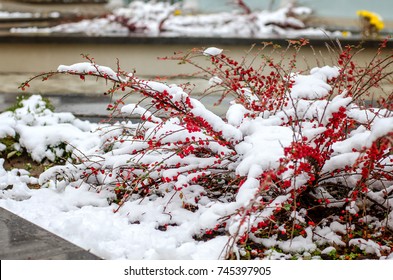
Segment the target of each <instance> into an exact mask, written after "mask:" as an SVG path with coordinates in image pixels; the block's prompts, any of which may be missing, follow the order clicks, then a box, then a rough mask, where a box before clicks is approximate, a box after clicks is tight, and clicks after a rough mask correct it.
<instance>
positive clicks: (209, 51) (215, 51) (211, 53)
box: [203, 47, 222, 56]
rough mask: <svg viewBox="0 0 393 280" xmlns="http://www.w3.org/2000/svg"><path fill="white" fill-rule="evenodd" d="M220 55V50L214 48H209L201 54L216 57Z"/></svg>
mask: <svg viewBox="0 0 393 280" xmlns="http://www.w3.org/2000/svg"><path fill="white" fill-rule="evenodd" d="M221 53H222V49H219V48H216V47H210V48H207V49H206V50H204V51H203V54H204V55H206V56H217V55H219V54H221Z"/></svg>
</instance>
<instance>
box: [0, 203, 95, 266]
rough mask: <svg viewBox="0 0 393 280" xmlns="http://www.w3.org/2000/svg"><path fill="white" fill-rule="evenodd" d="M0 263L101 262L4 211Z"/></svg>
mask: <svg viewBox="0 0 393 280" xmlns="http://www.w3.org/2000/svg"><path fill="white" fill-rule="evenodd" d="M0 248H1V250H0V259H2V260H99V259H100V258H99V257H97V256H95V255H93V254H92V253H90V252H88V251H86V250H84V249H82V248H80V247H78V246H76V245H74V244H72V243H70V242H68V241H66V240H65V239H62V238H60V237H59V236H57V235H54V234H53V233H51V232H49V231H47V230H45V229H43V228H41V227H39V226H37V225H35V224H33V223H31V222H29V221H27V220H25V219H23V218H21V217H19V216H17V215H15V214H13V213H11V212H9V211H7V210H5V209H4V208H0Z"/></svg>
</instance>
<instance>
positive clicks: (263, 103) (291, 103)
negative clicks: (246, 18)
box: [21, 40, 393, 259]
mask: <svg viewBox="0 0 393 280" xmlns="http://www.w3.org/2000/svg"><path fill="white" fill-rule="evenodd" d="M307 44H308V43H307V41H305V40H300V41H289V46H288V48H287V49H286V50H284V51H283V53H282V59H280V60H279V61H274V59H273V58H272V57H270V56H269V55H268V54H267V53H268V52H267V49H269V48H270V47H273V51H274V52H278V50H277V48H276V47H275V46H270V44H268V43H265V44H263V47H262V48H261V50H260V51H258V52H257V53H256V54H255V55H252V54H251V53H250V54H249V55H248V56H246V57H245V58H244V59H242V60H241V61H236V60H234V59H232V58H230V57H228V56H227V55H225V52H223V51H222V50H220V49H217V48H214V47H211V48H207V49H205V50H193V51H191V52H190V53H187V54H186V55H180V56H176V57H173V58H171V59H176V60H179V61H181V62H182V63H190V64H192V65H195V66H196V67H197V68H198V69H199V70H200V72H199V73H198V75H199V76H201V75H202V76H203V77H205V78H207V79H208V80H209V83H210V85H211V87H210V88H209V89H208V90H207V93H208V92H210V91H211V92H213V91H214V92H220V93H221V98H220V99H219V100H218V102H220V101H222V100H224V98H226V97H231V98H232V101H231V104H230V107H229V109H228V111H227V113H226V117H225V118H220V117H219V116H217V115H216V114H214V113H213V112H211V111H209V110H208V109H206V107H205V106H204V105H203V104H202V103H201V102H200V101H199V100H197V99H195V98H192V97H191V96H190V95H189V94H188V93H187V92H186V91H187V90H186V87H182V86H177V85H166V84H163V83H159V82H155V81H146V80H143V79H139V78H137V77H136V76H135V74H134V73H128V72H125V71H123V70H121V69H120V67H118V69H117V71H113V70H112V69H110V68H108V67H103V66H99V65H97V64H96V63H95V61H94V60H93V59H92V58H89V57H86V59H87V60H88V61H87V62H83V63H78V64H74V65H71V66H60V67H59V68H58V71H56V72H52V73H46V74H43V75H40V76H39V77H43V78H44V79H47V78H48V77H50V76H52V75H54V74H59V73H61V74H71V75H77V76H79V77H80V78H81V79H82V80H83V79H85V76H94V77H98V78H103V79H106V80H108V81H110V82H112V83H113V86H112V87H111V88H110V89H109V90H108V92H107V94H110V95H113V94H114V93H116V92H124V94H123V95H122V97H121V98H120V99H118V100H116V101H115V102H113V103H111V104H110V105H109V106H108V109H109V110H110V111H111V112H112V113H111V116H112V117H121V118H124V119H123V120H122V121H117V122H109V123H107V124H105V125H101V126H100V129H101V139H102V140H101V146H100V148H99V149H97V150H96V151H94V152H91V153H89V154H80V153H78V154H77V155H75V156H74V163H72V164H71V163H69V164H67V165H65V166H59V167H54V168H51V169H49V170H48V171H46V172H45V173H43V174H42V175H41V177H40V182H41V184H45V182H53V181H55V182H57V183H58V184H60V183H61V184H62V185H69V186H78V185H81V184H89V185H90V186H91V187H93V188H94V189H95V190H97V191H102V190H105V191H109V193H110V194H111V196H110V199H111V201H112V203H116V204H117V205H118V208H117V209H120V207H121V206H122V205H124V204H125V203H126V202H127V201H129V200H136V199H144V198H147V197H148V198H149V199H151V200H154V199H156V198H157V197H165V196H167V197H168V200H167V201H168V204H170V203H171V200H172V199H173V198H174V197H175V196H176V197H178V198H179V199H182V200H183V204H182V207H183V208H184V209H185V210H187V211H193V212H195V211H198V209H199V208H203V209H204V212H203V214H202V215H203V217H204V219H203V220H204V221H205V223H202V222H200V225H203V226H201V229H200V232H198V233H197V234H196V235H195V236H194V237H195V239H196V240H209V239H212V238H216V237H217V236H219V235H225V236H228V243H227V245H226V248H224V250H223V255H222V257H223V258H312V257H314V258H326V259H331V258H333V259H338V258H383V257H384V256H387V255H389V254H390V253H391V251H392V245H393V243H392V241H393V240H392V236H393V235H392V232H393V211H392V203H393V196H392V195H393V152H392V145H393V113H392V98H393V95H392V92H386V90H384V88H383V86H384V83H385V82H386V81H388V82H389V79H391V78H390V77H391V75H392V67H391V65H392V62H393V60H392V54H391V52H390V53H389V52H384V49H385V47H386V41H384V42H383V43H382V44H381V46H380V48H379V49H378V50H377V53H376V55H375V57H374V58H373V59H372V60H371V61H370V62H369V63H368V64H367V65H364V66H362V65H357V64H356V55H359V50H358V49H356V48H354V47H351V46H346V47H344V48H342V47H341V46H340V45H338V46H336V53H337V59H336V63H335V65H332V66H323V67H315V68H312V69H305V70H301V69H297V68H296V59H297V57H296V56H297V54H298V53H299V52H300V50H301V48H302V47H303V48H304V47H307V46H306V45H307ZM288 50H293V52H291V56H290V57H289V55H288V54H289V52H288ZM287 57H289V58H288V59H287ZM260 58H262V60H261V61H258V59H260ZM198 59H203V60H206V59H207V60H210V62H211V66H209V67H203V66H200V65H199V64H198ZM35 78H37V77H35ZM390 82H391V80H390ZM28 83H29V81H27V82H26V83H24V84H22V85H21V87H22V88H23V87H24V86H26V85H27V84H28ZM130 94H140V95H141V97H142V98H141V102H140V103H138V104H126V98H127V97H128V96H129V95H130ZM377 94H378V96H379V97H378V98H376V96H377ZM146 100H149V102H148V104H149V105H148V106H142V101H146ZM370 101H373V102H370ZM131 115H133V116H134V115H139V117H140V120H139V121H138V122H133V121H131V119H130V116H131ZM185 190H189V192H188V193H187V196H185V195H183V194H184V191H185ZM190 190H191V191H190ZM191 193H192V195H191ZM206 201H209V203H206ZM167 206H168V205H165V207H167ZM206 221H208V222H206Z"/></svg>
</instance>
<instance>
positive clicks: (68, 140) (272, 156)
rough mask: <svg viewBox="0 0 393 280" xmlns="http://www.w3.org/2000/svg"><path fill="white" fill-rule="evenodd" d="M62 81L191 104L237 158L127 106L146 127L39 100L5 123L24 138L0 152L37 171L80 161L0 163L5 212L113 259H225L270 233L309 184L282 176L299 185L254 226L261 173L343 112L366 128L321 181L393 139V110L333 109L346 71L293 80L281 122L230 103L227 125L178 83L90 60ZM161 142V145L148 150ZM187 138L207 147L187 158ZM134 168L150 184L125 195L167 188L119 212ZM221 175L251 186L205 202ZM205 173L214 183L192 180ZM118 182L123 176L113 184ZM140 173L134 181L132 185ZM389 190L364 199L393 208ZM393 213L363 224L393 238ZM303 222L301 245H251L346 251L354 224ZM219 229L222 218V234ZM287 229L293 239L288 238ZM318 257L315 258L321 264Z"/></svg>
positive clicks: (345, 99) (0, 124) (298, 216)
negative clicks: (244, 240)
mask: <svg viewBox="0 0 393 280" xmlns="http://www.w3.org/2000/svg"><path fill="white" fill-rule="evenodd" d="M221 52H222V50H221V49H218V48H214V47H211V48H208V49H206V50H204V51H203V52H202V54H203V55H205V56H207V57H213V58H214V57H215V56H219V55H221ZM58 71H59V72H66V73H72V74H74V75H81V78H82V79H83V78H84V76H83V75H86V74H89V75H100V76H104V77H105V78H109V79H112V80H113V81H118V82H119V83H127V82H128V81H132V83H131V85H132V87H134V89H136V88H139V90H141V89H143V90H145V91H146V92H147V93H151V94H158V95H159V96H161V95H160V94H163V95H162V96H161V97H160V98H158V99H157V101H158V102H159V101H160V100H166V99H165V98H169V99H168V100H171V102H173V103H176V102H178V103H179V104H183V105H184V106H185V104H189V105H188V106H189V108H191V109H190V112H191V114H192V115H193V116H194V117H196V118H200V119H203V120H204V121H205V125H206V127H211V129H212V130H214V131H219V132H220V134H219V135H220V137H222V138H223V139H224V140H225V142H227V144H226V145H228V147H229V146H231V145H233V146H234V150H235V151H236V154H237V155H236V157H235V159H234V160H232V161H231V160H230V159H231V155H232V151H231V150H230V149H229V148H228V147H226V146H225V145H224V146H223V145H219V144H218V142H216V140H215V139H214V138H213V137H212V136H211V135H208V134H204V133H202V132H201V131H200V130H198V129H196V128H195V127H193V126H189V125H188V124H187V129H185V128H184V127H183V126H184V125H185V124H183V123H182V122H181V121H179V119H178V118H177V117H172V118H169V119H167V120H166V121H163V119H161V118H160V116H158V115H156V114H155V113H151V112H150V111H148V110H146V109H144V108H142V107H141V106H139V105H137V104H126V105H124V106H122V107H121V109H120V111H121V114H123V116H127V115H130V114H137V115H141V116H142V118H143V119H144V122H143V123H142V124H141V123H132V122H130V121H124V122H121V123H116V124H113V125H110V124H104V123H102V124H93V123H89V122H86V121H81V120H78V119H77V118H75V117H74V116H73V115H72V114H70V113H54V112H52V111H51V110H49V109H48V108H47V105H46V103H45V102H44V101H43V100H42V98H41V97H40V96H37V95H35V96H32V97H30V98H29V99H26V100H22V101H20V102H19V107H18V108H16V109H15V110H14V111H8V112H4V113H2V114H0V139H5V138H8V139H16V140H15V143H13V144H12V145H11V146H8V147H7V146H6V145H5V144H1V145H0V150H1V151H5V150H6V149H10V148H12V150H14V151H21V150H23V149H24V150H26V151H27V153H28V154H30V155H31V157H32V158H33V159H34V160H36V161H38V162H43V161H49V162H56V161H57V160H58V159H60V158H62V157H64V156H66V155H67V154H69V153H71V152H72V155H71V157H69V159H68V162H67V163H66V164H65V165H54V166H53V167H51V168H50V169H48V170H47V171H45V172H44V173H42V174H41V176H40V177H39V178H32V177H31V176H29V172H28V171H26V170H16V169H14V170H11V171H6V170H5V169H4V168H3V163H4V159H0V190H1V192H0V198H1V200H0V206H1V207H4V208H6V209H8V210H10V211H12V212H14V213H16V214H18V215H20V216H22V217H24V218H26V219H27V220H30V221H32V222H33V223H36V224H38V225H40V226H42V227H44V228H46V229H48V230H49V231H52V232H54V233H56V234H58V235H59V236H61V237H63V238H65V239H67V240H69V241H71V242H73V243H75V244H77V245H79V246H81V247H82V248H85V249H88V250H91V252H92V253H94V254H97V255H98V256H100V257H102V258H105V259H218V258H223V257H225V252H226V251H225V250H226V249H227V248H228V244H230V243H231V242H233V241H234V240H235V241H236V242H238V241H239V238H240V237H241V236H242V235H243V233H245V232H246V231H247V230H250V228H252V226H253V225H256V224H261V223H266V221H268V220H269V219H271V216H272V215H273V213H274V211H279V210H277V209H278V208H280V209H281V208H283V207H287V206H288V205H290V204H291V203H292V202H290V199H291V198H290V196H291V195H290V193H291V191H292V190H297V189H298V188H300V189H301V188H302V184H305V182H307V180H309V177H308V176H309V175H306V174H300V175H297V176H295V177H292V176H294V174H292V173H291V172H292V171H291V170H287V171H283V172H282V174H281V175H278V176H282V177H281V178H282V180H285V179H286V178H292V179H289V181H288V182H289V186H290V187H288V189H287V190H284V191H283V192H282V193H281V194H274V193H275V192H274V191H273V192H272V193H271V194H269V192H267V193H266V194H264V195H266V197H270V199H271V200H270V201H268V202H266V203H267V204H265V202H263V201H262V202H260V203H262V205H264V207H262V206H261V209H260V210H255V211H256V212H255V213H254V212H252V211H251V210H250V211H251V212H247V214H245V215H246V218H247V220H246V221H247V222H242V219H243V218H244V217H243V216H242V215H243V214H242V213H243V212H242V211H244V209H247V207H253V205H255V203H257V199H259V192H261V195H262V193H264V191H262V190H261V189H260V188H261V186H260V184H262V183H261V181H260V180H261V177H260V176H261V174H264V172H265V171H267V170H270V169H273V170H276V171H278V170H280V162H281V161H280V160H281V159H282V158H283V157H284V155H285V154H286V153H287V152H286V148H285V147H288V146H290V145H291V143H292V141H294V139H297V138H298V137H299V133H302V134H301V135H302V137H303V139H307V138H308V139H312V138H313V137H316V136H317V135H319V134H321V133H323V132H324V131H325V130H324V129H325V128H324V127H323V125H324V124H327V123H329V122H331V121H332V118H333V117H334V116H336V115H337V114H338V112H340V113H343V110H345V112H346V114H348V115H349V116H350V118H351V119H352V120H354V121H356V122H359V123H367V122H368V123H369V126H363V125H359V127H358V128H357V129H356V130H354V131H352V132H351V133H350V135H349V136H348V137H347V138H345V139H338V140H337V141H336V142H335V143H334V144H333V148H334V151H333V152H332V154H331V157H330V158H329V159H328V160H326V162H325V164H324V166H323V168H322V170H321V171H320V172H321V174H322V175H323V174H330V173H331V172H338V173H337V174H338V175H337V176H340V175H341V174H345V173H341V171H337V170H340V169H341V170H343V169H344V168H347V166H351V165H354V166H356V164H357V163H356V162H357V160H358V159H359V158H361V153H360V152H358V151H360V150H361V149H367V148H369V147H371V146H372V145H373V142H374V141H376V140H377V139H379V138H381V137H384V135H391V133H392V132H393V116H392V112H391V111H388V110H377V109H376V110H373V109H366V108H361V107H358V106H356V105H355V104H353V103H352V98H351V97H350V96H345V92H343V93H342V94H341V95H337V96H336V97H334V98H332V99H331V100H328V99H325V98H326V97H327V96H328V95H329V92H330V90H331V86H330V85H329V84H328V81H330V80H332V79H333V78H335V77H337V76H338V75H340V69H339V68H338V67H330V66H325V67H322V68H314V69H312V70H311V71H310V73H309V74H302V75H300V74H296V73H293V74H292V76H291V77H292V79H293V87H292V89H291V90H290V91H289V92H287V93H286V97H285V98H287V100H288V103H287V104H286V105H283V107H282V108H281V109H279V110H278V111H275V112H274V113H273V112H269V111H265V112H261V113H260V114H259V115H257V116H255V117H253V118H250V117H247V115H248V114H249V113H250V111H249V110H248V109H246V108H245V107H244V106H243V105H242V104H238V103H232V104H231V106H230V108H229V109H228V112H227V115H226V120H223V119H221V118H220V117H218V116H217V115H215V114H214V113H213V112H211V111H209V110H207V109H206V108H205V106H204V105H203V104H202V103H200V102H199V101H198V100H196V99H193V98H191V97H190V96H189V95H188V94H187V93H186V92H185V91H184V90H183V89H182V88H181V87H179V86H177V85H166V84H163V83H159V82H155V81H144V80H138V79H137V78H136V77H133V76H132V75H127V76H125V77H122V76H120V75H118V74H117V73H116V72H115V71H113V70H112V69H110V68H108V67H103V66H98V65H96V64H94V63H90V62H83V63H78V64H74V65H70V66H64V65H61V66H59V68H58ZM212 79H213V80H210V83H214V84H217V83H218V84H219V83H221V82H222V79H220V78H219V77H213V78H212ZM25 86H26V85H25ZM242 91H243V93H244V96H245V98H246V101H247V100H248V101H249V102H251V104H255V102H256V101H257V100H258V97H257V96H256V95H255V94H253V93H252V92H251V91H250V90H249V89H247V88H244V89H242ZM164 94H165V95H164ZM289 100H290V101H289ZM246 101H244V102H246ZM156 104H159V103H156ZM179 106H180V105H179ZM295 116H296V117H298V118H302V119H304V123H302V129H303V131H302V132H300V131H293V130H292V129H291V128H290V127H288V126H284V125H282V122H283V120H284V119H289V118H292V117H295ZM315 118H316V119H318V121H319V122H320V124H321V126H319V127H317V126H315V125H313V123H312V121H311V120H313V119H315ZM141 135H142V136H141ZM153 136H154V137H153ZM141 137H142V139H144V140H143V141H141V140H140V139H141ZM155 137H158V138H159V139H160V141H161V143H160V145H157V146H156V147H155V148H154V149H150V148H149V147H150V146H151V145H152V143H153V142H152V141H153V140H154V141H155V139H156V138H155ZM302 137H300V138H302ZM187 139H195V143H199V144H189V145H188V146H187V145H186V146H184V147H186V148H187V149H189V150H188V152H190V151H191V152H190V153H189V154H187V153H186V151H180V152H179V151H178V150H177V149H176V147H177V146H176V145H178V143H182V142H183V141H190V140H187ZM301 141H306V140H301ZM198 145H199V146H198ZM198 147H203V148H204V149H206V151H211V152H213V153H217V154H219V155H222V160H220V161H217V158H215V157H209V156H203V155H202V156H198V157H197V156H195V155H194V154H193V153H192V151H193V150H194V149H196V148H198ZM362 147H363V148H362ZM191 148H192V149H191ZM134 151H139V153H138V152H134ZM392 157H393V155H391V154H390V155H389V154H387V155H386V157H385V158H384V161H385V165H384V166H385V167H384V168H387V169H386V171H387V172H391V171H392V170H391V165H389V164H387V162H388V161H389V160H390V161H392V160H393V158H392ZM218 158H219V157H218ZM81 162H82V163H81ZM158 162H161V164H162V166H164V167H163V168H162V170H160V169H161V168H158V169H157V167H156V164H157V163H158ZM290 163H291V162H289V163H288V164H290ZM381 164H383V162H381ZM127 166H142V170H143V169H144V168H148V169H150V171H149V173H148V175H149V176H148V177H143V180H142V179H141V181H138V180H139V179H138V180H137V181H136V184H137V185H135V186H128V187H131V188H134V190H135V188H138V187H141V186H145V184H150V183H151V182H154V181H156V182H160V183H158V185H157V188H155V189H153V190H152V193H150V194H149V195H140V194H137V193H134V194H132V196H130V199H125V200H123V201H121V202H120V203H121V204H122V205H121V207H119V206H120V205H119V204H118V202H116V200H115V198H116V197H115V192H116V189H117V188H118V187H120V185H122V184H127V182H129V181H127V180H129V179H130V178H128V177H127V178H128V179H127V178H125V179H124V181H121V178H120V177H121V176H123V175H124V174H125V172H127ZM389 166H390V167H389ZM213 167H214V168H217V169H214V168H213ZM220 167H221V168H223V169H224V168H226V169H227V170H228V171H230V172H232V173H233V174H236V175H237V176H240V177H242V178H244V181H243V182H242V183H241V184H240V183H239V189H238V190H237V192H236V193H231V192H230V191H227V192H226V191H225V192H224V193H223V194H221V196H219V198H216V197H213V196H209V195H207V194H206V192H207V191H208V190H207V189H204V187H203V186H202V185H201V184H199V183H196V182H198V178H200V176H206V174H207V175H209V174H210V175H211V176H212V177H211V178H214V175H215V174H217V173H214V172H217V170H219V169H220ZM204 168H205V169H206V171H205V172H207V173H206V174H203V172H195V171H194V170H198V169H200V170H205V169H204ZM389 168H390V169H389ZM116 170H117V171H116ZM187 171H189V172H188V175H187ZM116 172H117V173H116ZM129 172H140V170H139V171H138V170H137V169H135V170H133V171H129ZM112 173H113V174H112ZM115 173H116V174H117V175H118V177H117V178H114V177H115V176H114V174H115ZM135 174H140V173H135ZM135 174H131V175H130V173H129V174H128V176H134V175H135ZM183 174H185V175H183ZM112 175H113V176H112ZM322 175H321V176H322ZM119 176H120V177H119ZM135 176H136V175H135ZM343 176H344V175H343ZM172 177H176V179H171V178H172ZM293 178H295V179H293ZM358 178H359V176H358V175H356V173H355V175H354V176H353V177H348V178H347V182H346V183H347V184H348V186H351V184H352V183H353V182H356V181H357V180H358ZM387 178H388V177H387ZM334 180H336V179H334V178H333V179H331V182H332V183H334V182H335V181H334ZM384 182H385V183H384V186H383V188H382V189H381V188H380V186H379V185H378V184H377V183H375V182H374V183H373V185H372V186H371V185H370V189H369V190H368V195H369V197H370V198H371V199H373V201H379V203H381V205H387V207H388V209H389V207H390V206H391V205H392V203H393V201H392V200H393V198H384V195H385V194H386V193H391V190H392V189H393V185H392V182H391V181H389V179H387V180H385V181H384ZM37 183H39V184H40V185H41V188H40V189H30V188H29V187H28V184H37ZM139 184H141V185H140V186H139ZM153 184H154V183H153ZM218 184H219V182H218ZM240 186H241V187H240ZM137 190H138V189H137ZM320 192H321V194H322V196H321V199H322V198H323V199H327V198H329V200H330V202H329V203H331V204H332V205H333V206H332V207H334V205H338V204H339V205H341V204H342V205H343V204H344V203H345V202H343V201H340V199H336V198H335V197H333V196H332V195H331V194H330V193H329V192H328V190H326V189H322V188H321V189H320ZM315 195H316V196H318V194H315ZM357 203H360V204H356V203H355V202H353V203H350V204H348V206H347V207H346V210H347V211H348V213H351V214H354V215H355V214H356V213H358V212H359V213H361V209H362V207H366V206H367V205H366V204H364V205H362V202H361V201H358V202H357ZM250 205H251V206H250ZM250 209H253V208H250ZM253 211H254V210H253ZM389 211H390V212H389V213H386V218H385V219H384V220H381V221H380V220H378V219H376V218H375V217H372V216H370V215H367V216H365V217H364V220H367V222H368V223H369V225H370V226H372V227H376V228H379V227H381V226H382V225H385V226H386V227H388V228H389V229H390V230H393V212H392V210H391V208H390V210H389ZM306 212H307V211H306V210H305V209H298V210H296V211H293V213H292V214H291V218H292V219H294V220H293V223H294V225H301V224H302V225H304V233H303V234H302V235H297V236H295V237H294V238H293V239H289V240H285V239H283V240H280V239H279V238H277V235H273V236H270V237H267V238H260V237H256V236H254V237H253V241H254V242H260V244H262V245H263V246H265V247H268V248H270V247H275V248H279V251H278V250H267V251H266V252H265V255H264V257H265V258H271V259H282V258H285V259H288V258H291V257H294V256H295V257H296V258H300V259H301V258H310V257H311V256H312V254H313V253H314V252H316V251H317V250H318V248H324V249H323V252H320V253H325V254H329V252H332V251H334V250H336V248H337V246H338V247H339V246H345V242H344V240H343V236H344V235H345V233H346V232H347V231H348V225H347V224H345V223H343V222H341V220H340V219H339V217H336V216H333V217H330V218H328V219H326V220H325V221H324V222H323V223H322V222H321V224H318V225H315V224H312V223H309V224H308V225H307V223H306V222H305V220H306V219H308V218H309V217H307V215H306ZM223 219H225V220H226V223H225V224H224V225H223V224H222V221H223ZM218 224H220V225H221V226H222V227H223V228H219V229H216V230H217V231H218V232H220V230H221V234H217V235H213V236H210V237H209V238H203V234H204V233H205V232H206V231H210V230H211V229H213V228H215V227H216V225H218ZM222 230H224V232H222ZM280 230H282V231H283V232H284V233H285V228H281V229H280ZM201 236H202V237H201ZM250 238H251V237H250ZM349 245H351V246H358V247H359V248H360V250H362V251H364V252H365V253H367V254H372V255H375V256H376V257H378V258H381V259H385V258H393V254H392V252H391V248H390V247H389V246H386V245H383V244H380V243H377V242H374V241H373V240H372V238H370V239H364V238H353V239H351V240H349ZM335 246H336V247H335ZM232 249H233V250H234V252H235V254H236V255H237V256H238V257H239V256H240V255H242V254H244V251H242V250H241V249H239V248H237V247H236V246H235V247H233V248H232ZM259 257H261V256H259ZM314 257H315V258H318V256H317V255H315V256H314Z"/></svg>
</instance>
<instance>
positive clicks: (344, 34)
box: [341, 31, 350, 38]
mask: <svg viewBox="0 0 393 280" xmlns="http://www.w3.org/2000/svg"><path fill="white" fill-rule="evenodd" d="M349 34H350V33H349V32H348V31H341V35H343V37H344V38H345V37H348V36H349Z"/></svg>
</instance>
